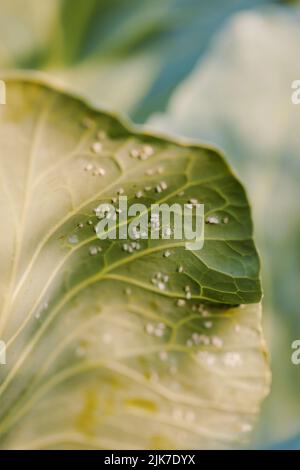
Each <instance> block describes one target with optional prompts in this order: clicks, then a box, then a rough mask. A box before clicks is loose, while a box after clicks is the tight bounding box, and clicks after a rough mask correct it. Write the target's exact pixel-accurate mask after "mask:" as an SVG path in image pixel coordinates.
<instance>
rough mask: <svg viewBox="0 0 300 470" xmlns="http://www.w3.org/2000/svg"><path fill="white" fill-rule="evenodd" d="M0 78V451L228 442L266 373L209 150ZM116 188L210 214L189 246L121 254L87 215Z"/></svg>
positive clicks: (240, 256) (227, 198) (243, 217)
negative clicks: (2, 89) (0, 343)
mask: <svg viewBox="0 0 300 470" xmlns="http://www.w3.org/2000/svg"><path fill="white" fill-rule="evenodd" d="M6 83H7V105H6V106H2V107H1V108H0V142H1V150H0V151H1V154H0V156H1V180H0V183H1V199H0V214H1V219H2V221H3V222H4V226H3V230H2V232H1V243H0V250H1V251H0V259H1V274H0V276H1V277H0V286H1V290H0V305H1V316H0V337H1V338H2V339H3V340H4V341H5V342H6V344H7V365H6V366H1V367H0V374H1V384H0V400H1V401H0V442H1V446H2V447H3V448H112V449H113V448H119V447H121V448H212V447H232V446H234V445H235V444H236V443H237V442H238V441H240V440H241V439H243V436H246V435H247V434H248V433H249V431H250V430H251V429H252V426H253V423H254V419H255V416H256V415H257V412H258V410H259V404H260V402H261V400H262V399H263V397H264V396H265V394H266V393H267V389H268V383H269V375H268V367H267V363H266V357H265V348H264V343H263V339H262V334H261V328H260V309H259V306H258V305H257V303H258V302H259V300H260V297H261V292H260V281H259V261H258V256H257V253H256V250H255V246H254V243H253V240H252V223H251V216H250V209H249V205H248V202H247V198H246V196H245V192H244V190H243V188H242V186H241V184H240V183H239V182H238V181H237V179H236V177H235V176H234V175H233V174H232V172H231V171H230V169H229V167H228V166H227V164H226V163H225V161H224V159H223V157H222V156H221V155H220V154H219V153H218V152H217V151H216V150H214V149H212V148H209V147H203V146H197V145H188V144H187V143H182V142H175V141H174V142H172V141H170V140H167V139H166V138H163V137H159V136H153V135H150V134H143V133H140V132H137V131H135V130H132V129H130V128H129V127H128V126H126V125H125V124H123V123H122V122H120V121H119V120H118V119H117V118H116V117H114V116H112V115H109V114H107V113H104V112H100V111H97V110H95V109H91V108H90V107H89V106H88V105H87V104H85V103H83V102H82V101H81V100H79V99H77V98H74V97H71V96H69V95H66V94H64V93H63V92H60V91H57V90H55V89H52V88H49V87H48V86H46V85H44V84H42V83H40V82H39V81H38V80H35V81H29V80H27V79H26V80H25V79H24V80H20V79H19V80H17V79H10V80H7V82H6ZM145 148H147V149H148V153H149V155H148V156H147V158H145V159H144V158H137V157H135V156H134V155H135V154H136V152H138V153H140V152H142V151H143V149H145ZM150 148H151V151H150V152H149V149H150ZM162 182H164V185H163V187H164V189H163V190H162V191H157V190H156V188H157V186H158V185H162ZM120 193H122V194H124V195H126V196H127V197H128V200H129V203H133V202H143V203H144V204H145V205H146V206H147V208H150V205H151V204H152V203H155V202H156V203H158V202H159V203H161V202H166V203H169V204H172V203H174V202H177V203H178V202H179V203H181V204H184V203H187V202H188V201H189V200H191V199H195V198H197V200H198V201H199V202H202V203H203V204H204V207H205V217H206V220H207V218H209V217H214V218H217V219H218V221H219V223H217V224H215V223H214V224H211V223H208V224H206V225H205V243H204V247H203V249H202V250H200V251H191V250H186V249H185V246H184V243H185V240H180V241H179V240H172V239H170V240H161V239H160V240H139V247H137V246H136V245H135V247H134V249H133V250H131V251H132V252H130V251H128V249H125V247H124V240H99V239H98V238H97V236H96V234H95V226H96V225H97V223H98V221H99V220H98V218H97V211H96V212H95V209H96V208H97V207H98V206H99V204H100V203H103V202H111V201H114V203H115V198H116V197H117V196H118V194H120ZM225 221H226V222H225ZM125 242H126V241H125ZM125 244H126V243H125ZM157 279H160V282H157ZM161 280H162V281H161ZM187 290H188V292H189V294H188V295H187Z"/></svg>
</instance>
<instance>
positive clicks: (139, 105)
mask: <svg viewBox="0 0 300 470" xmlns="http://www.w3.org/2000/svg"><path fill="white" fill-rule="evenodd" d="M297 4H299V2H298V1H291V0H290V1H271V0H109V1H108V0H43V1H40V0H1V5H0V70H2V71H4V70H12V69H23V70H32V69H34V70H41V71H43V72H46V73H47V74H49V76H50V77H52V80H55V81H56V82H60V83H62V84H64V85H65V86H66V87H67V88H68V89H70V90H71V91H75V92H76V93H79V94H80V95H82V96H83V97H85V98H87V99H89V100H90V101H91V102H92V103H94V104H96V105H100V106H104V107H107V108H112V109H116V110H118V111H120V112H122V113H125V114H128V115H129V116H130V117H131V118H132V119H133V120H134V121H135V122H136V123H140V124H146V125H147V126H149V127H154V128H156V129H158V130H160V131H167V132H168V133H173V134H176V135H182V136H187V137H190V138H196V139H198V140H199V139H200V140H204V141H209V142H213V143H214V144H217V145H218V146H219V147H221V148H222V149H224V150H225V152H226V155H227V158H228V159H229V160H230V163H231V164H232V166H233V167H234V168H235V169H236V171H237V173H238V174H239V177H240V179H241V180H242V181H243V182H244V184H245V185H246V187H247V189H248V192H249V194H250V198H251V201H252V205H253V212H254V221H255V227H256V238H257V242H258V246H259V249H260V251H261V255H262V259H263V284H264V291H265V296H264V311H265V315H264V321H265V332H266V335H267V339H268V343H269V347H270V351H271V359H272V371H273V386H272V392H271V394H270V396H269V397H268V399H267V400H266V401H265V404H264V407H263V413H262V416H261V419H260V422H259V423H258V426H257V429H256V433H255V434H254V436H253V442H252V446H255V447H273V448H300V434H298V433H300V405H299V396H300V366H298V368H297V366H294V365H292V363H291V360H290V357H291V343H292V341H293V340H294V339H299V338H300V321H299V313H300V312H299V288H300V211H299V207H298V203H299V201H300V158H299V152H300V105H299V106H295V105H293V104H292V103H291V83H292V81H293V80H296V79H300V60H299V59H298V57H299V52H300V5H299V6H298V5H297Z"/></svg>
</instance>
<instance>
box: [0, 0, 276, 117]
mask: <svg viewBox="0 0 300 470" xmlns="http://www.w3.org/2000/svg"><path fill="white" fill-rule="evenodd" d="M271 3H275V1H272V0H239V1H236V0H210V1H209V2H207V1H199V0H109V1H107V0H76V1H74V0H43V2H40V1H38V0H13V1H11V0H2V2H1V9H0V44H2V46H0V67H1V68H5V67H10V68H11V67H17V68H19V67H22V68H25V69H31V68H34V69H39V70H46V71H47V72H48V73H51V74H52V75H53V76H54V77H56V78H57V77H59V78H60V79H61V80H63V82H64V83H65V84H67V85H68V86H69V87H71V89H72V90H74V91H76V92H79V93H80V94H81V95H82V96H84V97H87V98H89V99H90V100H91V101H92V102H93V103H94V104H98V105H102V106H103V105H104V106H108V107H109V108H111V107H113V108H115V109H118V110H119V111H122V112H127V113H129V114H130V116H131V117H132V118H133V119H134V120H135V121H136V122H143V121H144V120H145V119H147V117H148V116H149V115H151V114H152V113H153V112H157V111H160V110H163V109H165V107H166V105H167V102H168V99H169V97H170V95H171V93H172V92H173V90H174V89H175V87H176V86H177V84H178V83H180V82H181V81H182V80H183V79H184V78H185V77H186V76H187V75H188V74H189V73H190V72H191V70H192V69H193V67H194V65H195V63H196V62H197V60H198V59H199V57H201V56H202V54H203V53H204V52H205V51H206V49H207V47H208V46H209V44H210V41H211V39H212V37H213V35H214V34H215V33H216V32H217V31H218V29H219V28H220V27H221V26H222V24H223V23H224V21H226V19H227V18H228V17H229V16H230V15H232V14H233V13H234V12H236V11H239V10H241V9H247V8H255V7H258V6H263V5H267V4H271ZM1 48H2V53H1ZM1 59H2V60H1Z"/></svg>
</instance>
